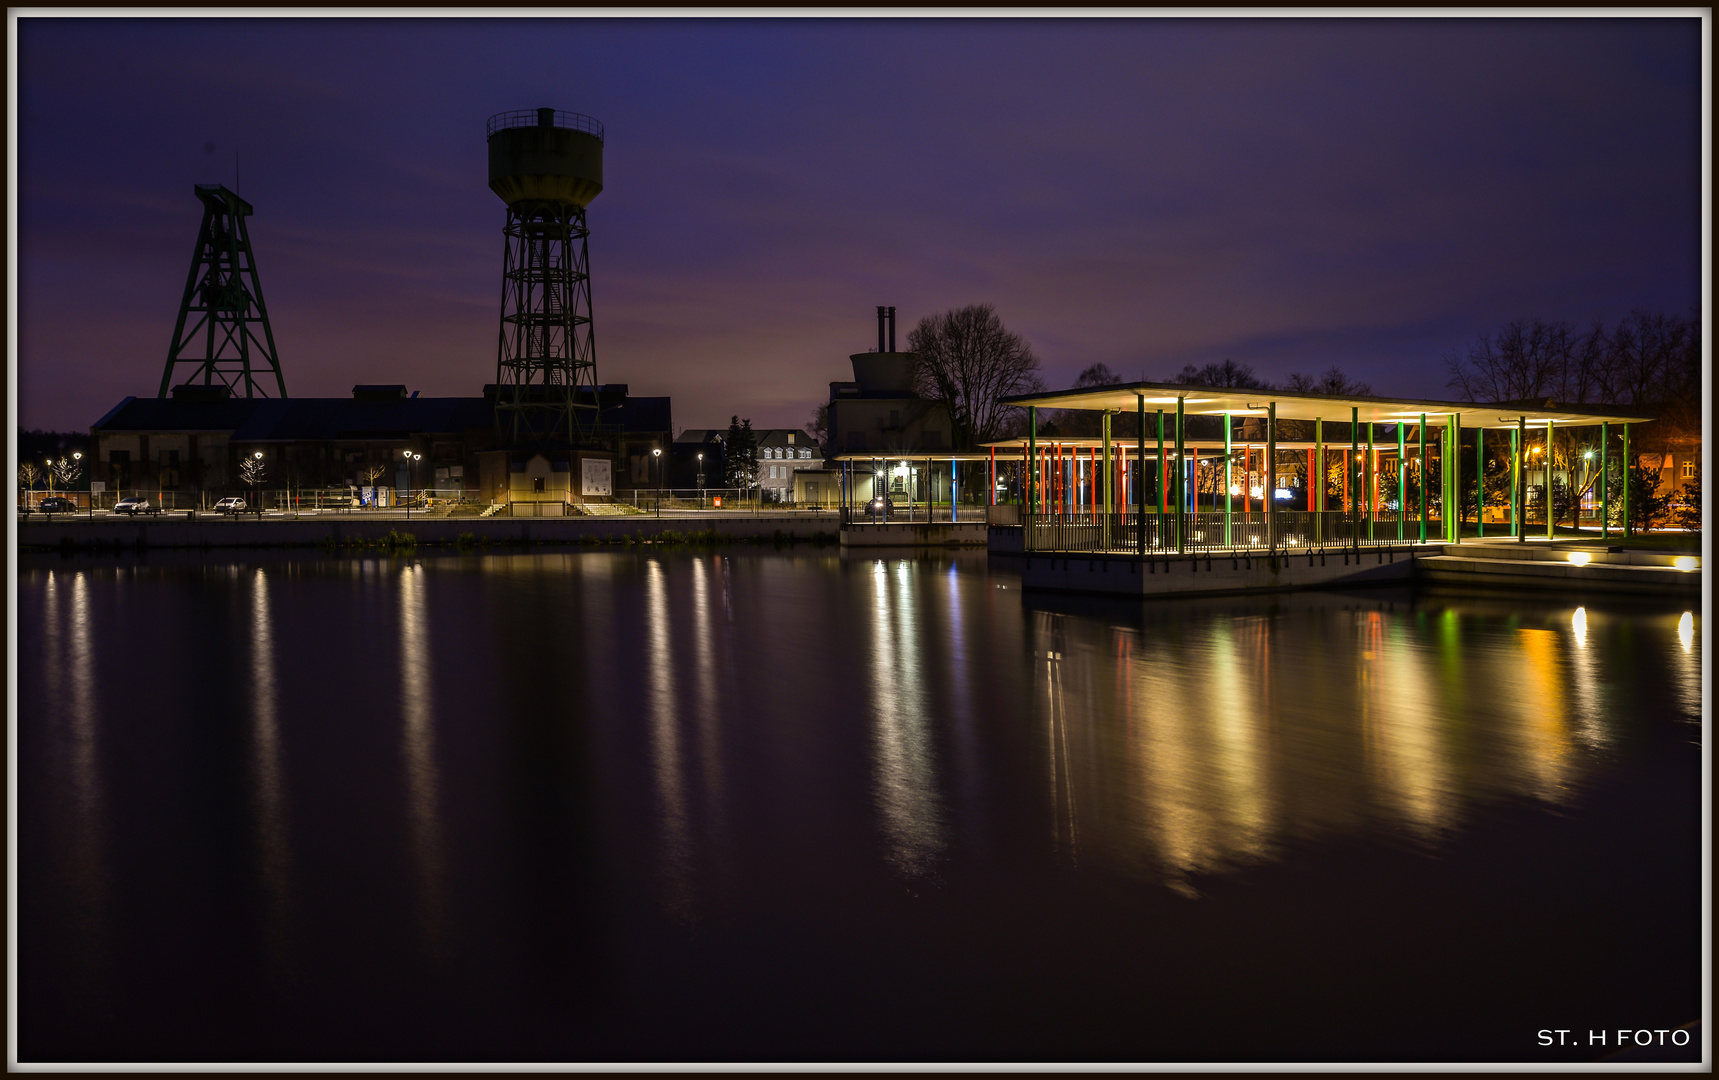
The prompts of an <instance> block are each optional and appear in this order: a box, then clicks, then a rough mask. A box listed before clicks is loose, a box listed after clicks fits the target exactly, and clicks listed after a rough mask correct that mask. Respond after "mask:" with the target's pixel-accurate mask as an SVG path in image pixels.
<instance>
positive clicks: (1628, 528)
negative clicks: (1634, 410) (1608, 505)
mask: <svg viewBox="0 0 1719 1080" xmlns="http://www.w3.org/2000/svg"><path fill="white" fill-rule="evenodd" d="M1630 472H1631V469H1630V467H1629V425H1628V424H1625V425H1624V434H1623V534H1624V538H1625V539H1626V540H1627V539H1628V538H1629V537H1631V536H1633V535H1635V523H1634V522H1632V521H1631V520H1630V519H1629V484H1630Z"/></svg>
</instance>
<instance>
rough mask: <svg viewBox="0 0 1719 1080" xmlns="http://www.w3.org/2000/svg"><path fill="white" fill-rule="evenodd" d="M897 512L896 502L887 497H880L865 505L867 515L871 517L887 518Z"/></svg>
mask: <svg viewBox="0 0 1719 1080" xmlns="http://www.w3.org/2000/svg"><path fill="white" fill-rule="evenodd" d="M894 512H895V500H893V499H891V498H889V497H888V496H887V495H879V496H878V497H877V498H875V499H873V500H872V501H871V502H868V503H866V504H865V513H866V515H867V516H869V517H880V518H887V517H888V516H889V515H890V514H892V513H894Z"/></svg>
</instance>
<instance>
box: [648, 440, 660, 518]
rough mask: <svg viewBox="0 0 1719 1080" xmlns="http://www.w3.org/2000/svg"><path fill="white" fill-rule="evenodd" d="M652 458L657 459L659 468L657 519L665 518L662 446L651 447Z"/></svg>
mask: <svg viewBox="0 0 1719 1080" xmlns="http://www.w3.org/2000/svg"><path fill="white" fill-rule="evenodd" d="M651 457H652V458H653V459H655V462H656V467H657V517H662V516H663V448H662V447H660V446H653V447H651Z"/></svg>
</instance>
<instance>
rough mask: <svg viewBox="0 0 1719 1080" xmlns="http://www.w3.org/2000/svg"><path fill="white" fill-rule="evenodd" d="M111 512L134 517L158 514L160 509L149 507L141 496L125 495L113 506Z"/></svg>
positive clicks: (147, 501) (145, 499)
mask: <svg viewBox="0 0 1719 1080" xmlns="http://www.w3.org/2000/svg"><path fill="white" fill-rule="evenodd" d="M113 512H114V513H116V514H130V515H131V516H132V517H136V516H137V515H139V514H159V513H161V507H159V506H151V505H150V504H149V500H148V499H147V498H145V497H144V496H142V495H127V496H126V497H125V498H123V499H121V500H119V501H118V502H116V503H114V504H113Z"/></svg>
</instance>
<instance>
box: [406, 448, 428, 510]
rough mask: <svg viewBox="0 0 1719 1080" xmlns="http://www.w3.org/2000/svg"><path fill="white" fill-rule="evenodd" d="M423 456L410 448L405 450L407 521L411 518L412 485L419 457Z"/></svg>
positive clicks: (415, 479)
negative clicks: (406, 463) (406, 462)
mask: <svg viewBox="0 0 1719 1080" xmlns="http://www.w3.org/2000/svg"><path fill="white" fill-rule="evenodd" d="M423 456H424V455H423V454H414V453H412V452H411V451H410V450H408V451H406V460H407V461H408V462H409V463H410V464H408V465H407V466H406V520H407V521H411V520H412V485H413V484H414V483H416V482H417V479H418V462H419V460H420V459H422V458H423Z"/></svg>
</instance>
